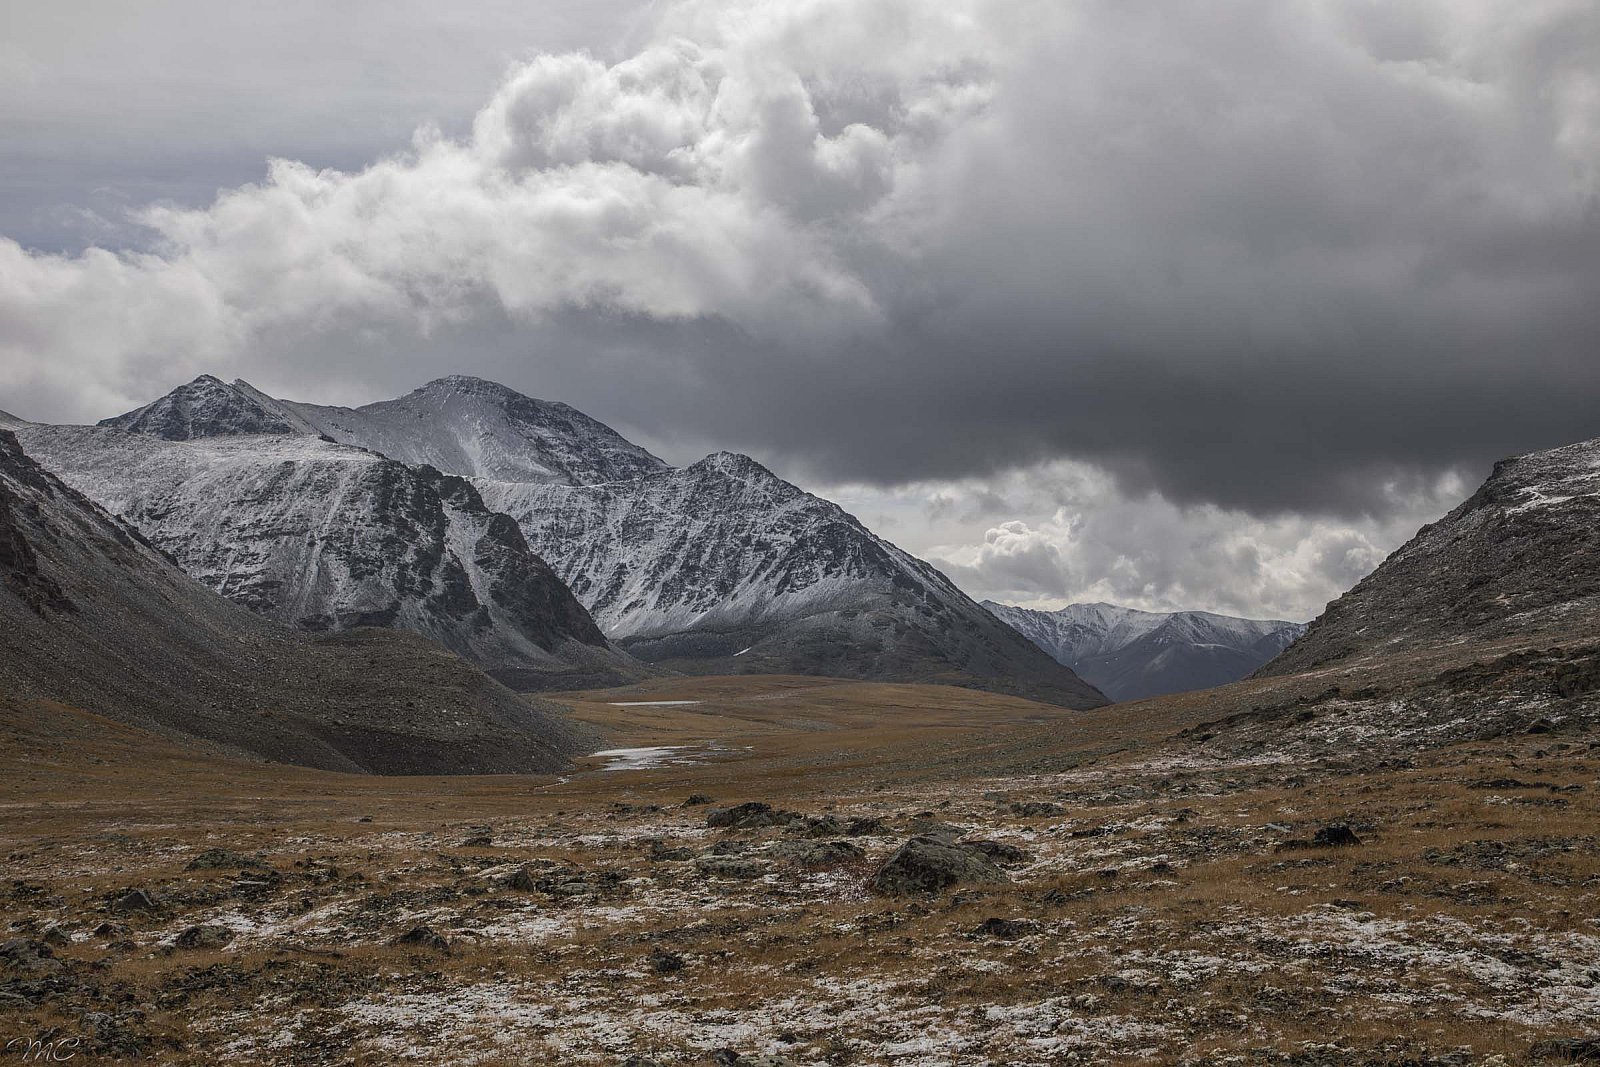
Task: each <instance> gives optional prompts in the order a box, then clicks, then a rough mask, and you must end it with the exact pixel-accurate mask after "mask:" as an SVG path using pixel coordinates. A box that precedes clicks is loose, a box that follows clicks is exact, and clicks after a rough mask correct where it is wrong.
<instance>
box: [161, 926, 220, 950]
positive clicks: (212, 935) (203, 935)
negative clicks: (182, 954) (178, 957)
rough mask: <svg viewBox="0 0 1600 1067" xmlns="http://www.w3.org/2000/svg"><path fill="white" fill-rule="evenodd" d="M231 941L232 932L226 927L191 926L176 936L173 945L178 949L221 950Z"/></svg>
mask: <svg viewBox="0 0 1600 1067" xmlns="http://www.w3.org/2000/svg"><path fill="white" fill-rule="evenodd" d="M232 940H233V931H232V930H230V929H228V928H227V927H226V926H216V925H209V924H206V925H200V926H191V927H189V929H187V930H185V931H184V932H183V933H181V934H179V935H178V938H177V940H176V941H174V942H173V944H175V945H177V946H178V947H179V948H221V947H222V946H224V945H226V944H227V943H228V942H230V941H232Z"/></svg>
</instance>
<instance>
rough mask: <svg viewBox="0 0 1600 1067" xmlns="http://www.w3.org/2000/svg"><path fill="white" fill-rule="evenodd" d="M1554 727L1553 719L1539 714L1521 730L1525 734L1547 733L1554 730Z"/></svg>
mask: <svg viewBox="0 0 1600 1067" xmlns="http://www.w3.org/2000/svg"><path fill="white" fill-rule="evenodd" d="M1555 728H1556V724H1555V721H1554V720H1552V719H1547V718H1544V717H1543V716H1541V717H1539V718H1537V719H1534V720H1533V721H1532V722H1530V723H1529V724H1528V725H1527V727H1526V728H1525V729H1524V730H1523V731H1522V732H1523V733H1525V734H1548V733H1553V732H1555Z"/></svg>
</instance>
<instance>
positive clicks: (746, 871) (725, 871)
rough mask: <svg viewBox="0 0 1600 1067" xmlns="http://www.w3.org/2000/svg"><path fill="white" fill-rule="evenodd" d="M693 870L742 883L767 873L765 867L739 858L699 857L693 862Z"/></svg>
mask: <svg viewBox="0 0 1600 1067" xmlns="http://www.w3.org/2000/svg"><path fill="white" fill-rule="evenodd" d="M694 866H695V870H697V871H699V872H700V873H701V874H708V875H711V876H712V877H713V878H737V879H740V880H743V881H749V880H751V879H755V878H760V877H762V876H763V875H765V874H766V873H767V869H768V868H767V865H766V864H764V863H760V862H758V861H756V860H753V859H746V858H744V857H741V856H701V857H700V858H699V859H697V860H695V861H694Z"/></svg>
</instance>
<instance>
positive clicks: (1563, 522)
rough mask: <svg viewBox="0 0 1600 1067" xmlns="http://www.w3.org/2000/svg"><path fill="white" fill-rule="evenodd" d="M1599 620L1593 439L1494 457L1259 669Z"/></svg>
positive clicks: (1566, 633)
mask: <svg viewBox="0 0 1600 1067" xmlns="http://www.w3.org/2000/svg"><path fill="white" fill-rule="evenodd" d="M1597 625H1600V439H1595V440H1591V441H1583V442H1579V443H1578V444H1573V445H1567V446H1565V447H1563V448H1556V449H1552V450H1550V451H1547V452H1534V453H1529V454H1527V455H1523V456H1516V457H1513V458H1511V459H1506V460H1502V461H1500V462H1499V463H1497V464H1495V467H1494V471H1493V473H1491V474H1490V475H1489V477H1488V479H1487V480H1486V481H1485V482H1484V483H1483V485H1482V486H1480V487H1479V489H1478V491H1477V492H1475V493H1474V494H1473V495H1472V496H1471V497H1470V498H1468V499H1467V500H1466V501H1464V502H1463V503H1462V504H1461V505H1460V506H1459V507H1457V508H1456V509H1455V510H1453V511H1452V512H1450V514H1448V515H1446V516H1445V517H1444V518H1442V519H1440V520H1439V521H1438V522H1435V523H1430V524H1429V525H1427V526H1424V527H1423V528H1422V529H1421V530H1419V531H1417V535H1416V536H1415V537H1413V538H1412V539H1411V540H1410V541H1408V542H1407V543H1406V544H1404V545H1402V546H1401V547H1400V548H1399V549H1397V550H1396V551H1395V552H1394V554H1392V555H1391V556H1390V557H1389V558H1388V559H1387V560H1385V561H1384V562H1383V564H1382V565H1380V566H1379V567H1378V569H1377V570H1375V571H1373V572H1372V573H1371V574H1369V575H1368V576H1367V577H1366V578H1364V579H1362V580H1361V581H1360V582H1359V583H1357V585H1356V586H1355V588H1353V589H1351V590H1350V591H1349V592H1348V593H1346V594H1345V595H1344V596H1342V597H1340V598H1339V599H1338V600H1335V601H1334V602H1333V603H1331V604H1329V605H1328V607H1327V609H1326V610H1325V611H1324V612H1323V614H1322V615H1321V617H1319V618H1318V619H1316V620H1315V621H1314V622H1312V624H1311V626H1310V628H1309V629H1308V630H1307V631H1306V635H1305V636H1304V637H1303V638H1301V639H1300V640H1299V641H1297V642H1296V643H1295V644H1294V645H1293V646H1291V647H1290V648H1289V649H1288V650H1287V651H1286V652H1285V653H1284V654H1283V655H1282V656H1280V657H1278V658H1277V659H1275V660H1274V661H1272V662H1271V663H1270V664H1268V665H1267V666H1266V667H1265V668H1264V669H1263V670H1262V673H1263V674H1289V673H1294V672H1297V671H1305V670H1310V669H1313V668H1317V667H1321V666H1323V665H1325V664H1330V663H1341V664H1342V663H1347V662H1360V661H1365V660H1367V659H1370V658H1372V657H1380V656H1391V655H1394V654H1395V653H1399V652H1404V651H1409V650H1421V649H1441V648H1443V647H1444V646H1446V645H1449V646H1453V647H1455V648H1457V649H1459V650H1460V652H1461V654H1462V655H1464V656H1470V655H1471V654H1472V652H1471V650H1472V649H1473V648H1474V647H1476V645H1477V644H1478V643H1479V642H1483V641H1495V642H1500V643H1506V642H1517V641H1522V640H1527V641H1538V642H1545V641H1551V642H1556V641H1562V640H1567V639H1571V638H1573V637H1579V636H1584V635H1592V634H1593V633H1594V631H1595V628H1596V626H1597Z"/></svg>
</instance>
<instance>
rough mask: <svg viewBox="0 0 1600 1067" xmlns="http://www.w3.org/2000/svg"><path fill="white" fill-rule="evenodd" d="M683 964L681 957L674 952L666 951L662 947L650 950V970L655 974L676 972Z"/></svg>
mask: <svg viewBox="0 0 1600 1067" xmlns="http://www.w3.org/2000/svg"><path fill="white" fill-rule="evenodd" d="M683 966H684V964H683V957H682V956H680V955H678V954H677V953H676V952H668V951H667V950H666V949H664V948H656V949H652V950H651V952H650V970H651V971H653V972H654V973H656V974H677V973H678V972H679V971H681V970H683Z"/></svg>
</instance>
